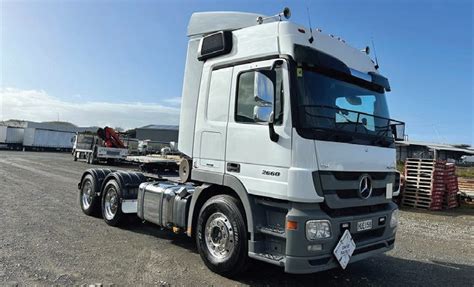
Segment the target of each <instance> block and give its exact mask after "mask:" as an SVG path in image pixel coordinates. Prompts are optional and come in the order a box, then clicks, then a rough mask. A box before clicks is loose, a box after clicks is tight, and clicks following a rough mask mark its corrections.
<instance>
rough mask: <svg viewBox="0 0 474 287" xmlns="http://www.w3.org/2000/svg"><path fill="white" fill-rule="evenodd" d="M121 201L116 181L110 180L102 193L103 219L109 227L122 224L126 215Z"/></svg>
mask: <svg viewBox="0 0 474 287" xmlns="http://www.w3.org/2000/svg"><path fill="white" fill-rule="evenodd" d="M121 201H122V199H121V196H120V188H119V185H118V183H117V181H116V180H114V179H111V180H109V181H108V182H107V184H106V185H105V188H104V191H103V192H102V217H103V218H104V221H105V223H107V224H108V225H111V226H118V225H120V224H121V223H122V221H123V218H124V214H123V212H122V202H121Z"/></svg>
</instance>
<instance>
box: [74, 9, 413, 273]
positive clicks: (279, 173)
mask: <svg viewBox="0 0 474 287" xmlns="http://www.w3.org/2000/svg"><path fill="white" fill-rule="evenodd" d="M288 16H289V9H285V10H284V12H283V13H280V14H278V15H276V16H273V17H266V16H264V15H258V14H250V13H238V12H205V13H194V14H193V15H192V16H191V20H190V22H189V26H188V36H189V42H188V52H187V58H186V67H185V75H184V83H183V94H182V103H181V113H180V126H179V143H178V149H179V151H180V152H181V153H182V155H183V158H182V159H181V162H180V166H179V170H180V178H181V183H177V182H173V181H172V180H170V179H168V180H166V179H165V178H161V180H158V181H153V180H152V178H151V177H148V176H146V175H145V174H143V173H138V172H125V171H113V170H110V169H90V170H87V171H86V172H84V174H83V176H82V178H81V180H80V183H79V186H78V187H79V195H80V198H81V200H80V205H81V208H82V210H83V212H84V213H86V214H102V217H103V219H104V221H105V222H106V223H107V224H109V225H112V226H117V225H119V224H122V223H124V222H125V221H124V220H123V219H124V217H125V215H126V214H132V213H133V214H136V215H137V216H138V217H139V218H141V219H142V220H143V221H149V222H152V223H155V224H157V225H159V226H161V227H162V228H166V229H170V230H172V231H173V232H176V233H180V232H182V233H185V234H187V235H188V236H190V237H193V238H194V239H195V240H196V245H197V249H198V251H199V253H200V255H201V258H202V260H203V261H204V263H205V264H206V265H207V266H208V267H209V268H210V269H211V270H212V271H214V272H217V273H220V274H223V275H225V276H234V275H236V274H237V273H238V272H240V271H242V270H244V269H245V267H246V266H247V264H248V260H249V258H254V259H256V260H261V261H265V262H267V263H270V264H274V265H277V266H280V267H282V268H284V270H285V272H289V273H311V272H318V271H322V270H327V269H330V268H336V267H339V266H340V267H342V268H345V267H346V266H347V264H348V263H353V262H356V261H358V260H362V259H364V258H367V257H370V256H373V255H375V254H379V253H383V252H386V251H388V250H390V249H392V248H393V247H394V243H395V233H396V230H397V225H398V209H397V206H396V204H394V203H393V201H392V197H393V196H395V195H397V194H398V193H399V187H400V179H399V174H398V172H397V170H396V160H395V159H396V156H395V139H397V140H398V139H403V136H404V124H403V123H402V122H399V121H395V120H392V119H390V118H389V113H388V105H387V101H386V94H385V93H386V92H388V91H390V86H389V82H388V79H387V78H385V77H384V76H382V75H381V74H380V73H379V71H378V65H377V64H376V63H374V62H373V61H372V60H371V58H370V57H369V56H368V55H367V49H364V50H363V51H361V50H360V49H356V48H353V47H350V46H349V45H347V44H346V43H345V41H343V40H341V39H340V38H336V37H333V36H331V35H326V34H323V33H322V32H321V31H319V30H318V31H315V32H314V33H311V30H310V29H308V28H304V27H302V26H301V25H298V24H294V23H291V22H288V21H283V19H284V18H288ZM137 116H139V114H137ZM85 236H86V235H85ZM98 244H100V243H98Z"/></svg>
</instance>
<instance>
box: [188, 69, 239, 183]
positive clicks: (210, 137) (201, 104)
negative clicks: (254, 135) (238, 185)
mask: <svg viewBox="0 0 474 287" xmlns="http://www.w3.org/2000/svg"><path fill="white" fill-rule="evenodd" d="M232 70H233V68H232V67H230V68H225V69H220V70H214V71H211V70H210V67H209V65H207V64H206V65H205V66H204V69H203V84H202V85H201V91H200V94H199V101H198V112H197V115H196V131H195V133H196V134H195V136H196V140H195V141H194V151H193V153H194V154H193V158H194V163H195V164H196V163H197V165H198V166H197V167H196V166H195V168H198V169H201V170H207V171H213V172H218V173H221V174H222V175H223V174H224V159H225V147H226V144H225V142H226V134H227V118H228V112H229V97H230V89H231V86H232Z"/></svg>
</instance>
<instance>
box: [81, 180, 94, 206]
mask: <svg viewBox="0 0 474 287" xmlns="http://www.w3.org/2000/svg"><path fill="white" fill-rule="evenodd" d="M91 204H92V184H91V182H90V180H87V181H86V182H85V183H84V186H83V188H82V206H83V207H84V209H89V207H90V206H91Z"/></svg>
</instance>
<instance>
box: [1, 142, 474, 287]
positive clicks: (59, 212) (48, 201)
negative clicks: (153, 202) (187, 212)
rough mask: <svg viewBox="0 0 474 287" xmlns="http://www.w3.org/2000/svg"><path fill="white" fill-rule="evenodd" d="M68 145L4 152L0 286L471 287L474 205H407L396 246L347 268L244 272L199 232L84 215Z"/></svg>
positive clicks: (256, 266) (78, 165) (80, 165)
mask: <svg viewBox="0 0 474 287" xmlns="http://www.w3.org/2000/svg"><path fill="white" fill-rule="evenodd" d="M86 168H89V166H88V165H87V164H86V163H84V162H73V161H72V157H71V156H70V155H69V154H60V153H35V152H10V151H0V285H40V286H42V285H48V286H49V285H77V284H103V285H110V284H115V285H132V284H139V285H163V286H169V285H172V286H174V285H179V286H180V285H192V286H209V285H214V286H235V285H291V286H293V285H311V286H315V285H321V286H354V285H363V286H399V285H406V286H413V285H419V286H420V285H423V286H474V259H473V258H474V254H473V253H474V251H473V250H474V225H473V220H474V209H473V208H470V209H469V208H461V209H456V210H452V211H449V212H424V211H419V210H414V209H409V210H402V212H401V218H400V227H399V231H398V233H397V241H396V247H395V249H394V250H392V251H390V252H389V253H387V254H384V255H379V256H376V257H373V258H370V259H367V260H363V261H360V262H357V263H354V264H352V265H349V267H348V268H347V269H346V270H345V271H342V270H331V271H327V272H322V273H317V274H310V275H290V274H285V273H284V272H283V271H282V269H280V268H278V267H275V266H272V265H268V264H265V263H260V262H254V263H253V264H252V266H251V268H250V270H249V271H248V272H247V273H245V274H243V275H242V276H240V277H239V278H238V279H234V280H230V279H227V278H224V277H221V276H219V275H217V274H214V273H212V272H210V271H209V270H208V269H207V268H206V267H205V266H204V264H203V263H202V261H201V259H200V257H199V254H197V252H196V249H195V245H194V241H193V240H191V239H190V238H187V237H186V236H177V235H174V234H172V233H169V232H167V231H162V230H160V229H159V228H157V227H155V226H153V225H149V224H142V223H140V222H139V220H132V221H131V222H130V224H128V225H126V226H125V227H124V228H113V227H109V226H107V225H106V224H105V223H104V222H103V221H102V220H101V219H99V218H94V217H88V216H85V215H84V214H83V213H82V212H81V210H80V208H79V205H78V202H77V194H78V192H77V183H78V180H79V178H80V176H81V174H82V172H83V170H85V169H86Z"/></svg>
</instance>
